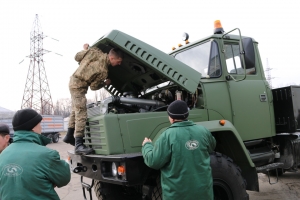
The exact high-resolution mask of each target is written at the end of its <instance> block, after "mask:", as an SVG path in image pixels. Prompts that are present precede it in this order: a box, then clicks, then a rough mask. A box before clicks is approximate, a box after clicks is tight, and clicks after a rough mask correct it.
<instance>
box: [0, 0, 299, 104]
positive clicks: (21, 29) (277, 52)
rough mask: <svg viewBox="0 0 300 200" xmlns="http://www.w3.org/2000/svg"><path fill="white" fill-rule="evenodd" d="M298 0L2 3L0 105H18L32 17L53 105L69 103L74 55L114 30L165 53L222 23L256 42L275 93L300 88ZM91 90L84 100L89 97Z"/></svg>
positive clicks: (20, 0)
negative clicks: (37, 26)
mask: <svg viewBox="0 0 300 200" xmlns="http://www.w3.org/2000/svg"><path fill="white" fill-rule="evenodd" d="M297 2H298V1H296V0H291V1H290V0H286V1H282V0H281V1H278V0H272V1H269V0H265V1H261V0H252V1H241V0H239V1H238V0H236V1H235V0H227V1H222V0H220V1H219V0H214V1H204V0H202V1H196V0H194V1H190V0H184V1H182V0H107V1H102V0H96V1H94V0H85V1H78V0H69V1H64V0H59V1H58V0H51V1H46V0H36V1H34V0H26V1H24V0H0V25H1V29H0V30H1V37H0V44H1V50H0V55H1V68H0V69H1V70H0V73H1V76H0V77H1V78H0V89H1V90H0V91H1V97H0V106H1V107H4V108H7V109H10V110H18V109H20V107H21V103H22V97H23V92H24V86H25V82H26V77H27V71H28V67H29V61H30V60H29V59H28V58H26V59H25V60H24V62H22V63H21V64H19V62H20V61H22V60H23V59H24V58H25V56H27V55H29V54H30V32H31V30H32V25H33V22H34V19H35V15H36V14H38V16H39V20H40V23H41V26H42V30H43V33H44V35H47V36H49V37H47V38H45V39H44V49H47V50H50V51H53V52H56V53H59V54H62V55H63V56H58V55H56V54H54V53H48V54H46V55H44V61H45V63H44V65H45V68H46V73H47V77H48V83H49V87H50V92H51V95H52V99H53V103H55V102H56V101H57V99H60V98H69V97H70V94H69V90H68V82H69V77H70V76H71V74H72V73H73V72H74V71H75V69H76V67H77V66H78V64H77V63H76V62H75V61H74V55H75V54H76V53H77V52H78V51H80V50H81V49H82V45H83V44H84V43H90V44H92V43H94V42H95V41H96V40H97V39H99V38H100V37H101V36H102V35H104V34H105V33H107V32H109V31H110V30H112V29H117V30H120V31H123V32H125V33H127V34H129V35H132V36H134V37H136V38H138V39H140V40H143V41H145V42H146V43H149V44H151V45H152V46H154V47H156V48H158V49H160V50H162V51H164V52H166V53H168V52H170V51H171V48H172V46H176V45H177V44H178V43H181V42H182V41H181V35H182V33H183V32H187V33H189V35H190V41H191V42H192V41H195V40H198V39H201V38H203V37H206V36H208V35H211V34H212V33H213V22H214V21H215V20H217V19H219V20H221V22H222V25H223V27H224V29H225V31H230V30H231V29H234V28H240V29H241V32H242V35H245V36H251V37H253V38H254V39H255V40H257V41H258V42H259V49H260V54H261V59H262V62H263V64H264V67H265V68H266V67H267V66H266V60H267V59H268V63H269V67H270V68H272V69H273V70H271V73H272V76H273V77H275V78H274V79H273V80H272V84H273V86H275V87H281V86H286V85H289V84H297V85H299V84H300V80H299V73H300V69H299V68H300V64H299V61H298V58H299V55H300V54H299V51H298V48H299V47H300V40H299V38H298V36H297V35H298V34H299V33H298V30H299V20H300V14H299V13H300V11H299V3H297ZM50 37H52V38H55V39H58V40H59V42H57V41H55V40H52V39H50ZM93 95H94V94H93V93H92V92H89V93H88V97H92V96H93Z"/></svg>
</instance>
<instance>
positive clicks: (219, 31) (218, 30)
mask: <svg viewBox="0 0 300 200" xmlns="http://www.w3.org/2000/svg"><path fill="white" fill-rule="evenodd" d="M222 33H224V29H223V27H222V24H221V21H220V20H216V21H215V22H214V34H222Z"/></svg>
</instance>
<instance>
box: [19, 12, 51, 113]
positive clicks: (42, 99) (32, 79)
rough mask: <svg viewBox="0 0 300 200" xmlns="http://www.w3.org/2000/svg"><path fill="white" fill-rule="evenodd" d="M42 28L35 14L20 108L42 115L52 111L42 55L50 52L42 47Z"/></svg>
mask: <svg viewBox="0 0 300 200" xmlns="http://www.w3.org/2000/svg"><path fill="white" fill-rule="evenodd" d="M45 37H46V36H44V35H43V32H42V28H41V25H40V22H39V18H38V15H36V17H35V20H34V22H33V28H32V30H31V33H30V55H29V56H28V57H29V58H30V64H29V69H28V74H27V79H26V84H25V89H24V94H23V100H22V105H21V108H22V109H23V108H32V109H34V110H36V111H37V112H38V113H40V114H42V115H47V114H52V113H53V103H52V98H51V93H50V89H49V84H48V80H47V75H46V70H45V66H44V60H43V55H44V54H46V53H48V52H50V51H48V50H45V49H43V39H44V38H45Z"/></svg>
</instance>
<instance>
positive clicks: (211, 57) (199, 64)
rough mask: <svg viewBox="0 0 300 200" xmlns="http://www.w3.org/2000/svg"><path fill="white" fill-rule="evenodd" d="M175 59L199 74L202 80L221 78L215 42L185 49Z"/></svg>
mask: <svg viewBox="0 0 300 200" xmlns="http://www.w3.org/2000/svg"><path fill="white" fill-rule="evenodd" d="M175 58H176V59H177V60H180V61H181V62H183V63H185V64H186V65H188V66H190V67H192V68H193V69H195V70H197V71H198V72H200V73H201V74H202V77H203V78H211V77H219V76H221V64H220V56H219V51H218V45H217V43H216V42H215V41H207V42H204V43H202V44H200V45H197V46H193V47H191V48H189V49H185V50H183V51H181V52H179V53H178V54H176V55H175Z"/></svg>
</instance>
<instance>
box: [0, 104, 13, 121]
mask: <svg viewBox="0 0 300 200" xmlns="http://www.w3.org/2000/svg"><path fill="white" fill-rule="evenodd" d="M14 114H15V112H14V111H11V110H8V109H6V108H3V107H1V106H0V119H6V118H12V117H13V116H14Z"/></svg>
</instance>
